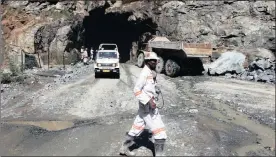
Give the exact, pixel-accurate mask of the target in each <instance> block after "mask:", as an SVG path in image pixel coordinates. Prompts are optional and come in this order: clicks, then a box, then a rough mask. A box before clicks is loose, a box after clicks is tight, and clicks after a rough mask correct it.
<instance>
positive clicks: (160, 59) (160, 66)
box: [155, 56, 165, 74]
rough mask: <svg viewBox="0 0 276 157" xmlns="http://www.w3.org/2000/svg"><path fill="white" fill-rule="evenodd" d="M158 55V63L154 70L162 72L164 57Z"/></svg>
mask: <svg viewBox="0 0 276 157" xmlns="http://www.w3.org/2000/svg"><path fill="white" fill-rule="evenodd" d="M158 57H159V63H157V65H156V68H155V71H156V72H157V73H159V74H160V73H162V72H164V67H165V63H164V59H163V58H162V57H161V56H158Z"/></svg>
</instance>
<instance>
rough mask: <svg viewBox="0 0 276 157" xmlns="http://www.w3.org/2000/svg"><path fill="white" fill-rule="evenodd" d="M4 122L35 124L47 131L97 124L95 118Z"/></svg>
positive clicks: (24, 124) (7, 122)
mask: <svg viewBox="0 0 276 157" xmlns="http://www.w3.org/2000/svg"><path fill="white" fill-rule="evenodd" d="M1 123H2V124H7V125H15V126H34V127H38V128H40V129H44V130H47V131H62V130H66V129H71V128H75V127H80V126H83V125H90V124H94V125H95V124H97V122H96V121H94V120H82V121H5V122H1Z"/></svg>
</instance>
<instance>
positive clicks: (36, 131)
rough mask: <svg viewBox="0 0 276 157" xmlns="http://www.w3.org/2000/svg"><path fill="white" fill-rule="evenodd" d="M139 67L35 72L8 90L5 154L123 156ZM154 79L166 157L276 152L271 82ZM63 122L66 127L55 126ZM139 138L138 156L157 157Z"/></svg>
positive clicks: (3, 140)
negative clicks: (101, 73)
mask: <svg viewBox="0 0 276 157" xmlns="http://www.w3.org/2000/svg"><path fill="white" fill-rule="evenodd" d="M140 71H141V69H139V68H137V67H135V66H133V65H129V64H122V70H121V77H120V79H113V78H109V77H104V78H99V79H95V78H94V72H93V65H88V66H82V65H78V66H74V67H71V66H70V67H68V68H67V70H66V71H63V72H60V71H59V72H57V70H56V69H52V71H51V72H45V71H43V72H41V71H40V73H39V74H41V73H43V74H45V73H47V75H49V73H51V75H57V74H60V75H63V76H61V77H58V78H56V77H49V78H47V79H46V78H45V77H41V76H38V81H37V82H40V83H32V84H31V85H33V86H34V87H36V88H33V87H32V86H31V85H28V86H27V85H25V86H24V85H17V86H12V87H10V88H7V89H5V90H4V92H3V93H2V98H1V100H3V101H2V102H3V104H2V110H1V116H2V119H3V120H5V121H6V122H3V123H2V125H1V136H0V139H1V140H0V141H1V144H3V145H4V147H1V149H0V152H1V155H79V156H84V155H98V156H108V155H114V156H117V155H119V154H118V150H119V148H120V144H121V142H122V141H123V139H124V138H123V136H124V133H125V132H126V131H128V130H129V129H130V127H131V125H132V122H133V120H134V116H135V114H136V112H137V109H138V105H137V100H135V98H134V96H133V93H132V89H133V85H134V83H135V81H136V79H137V77H138V75H139V72H140ZM35 76H37V75H35ZM42 78H43V79H44V82H43V81H42ZM157 79H158V82H159V84H160V87H161V89H162V93H163V97H164V102H165V106H164V107H163V108H162V109H161V111H160V112H161V115H162V118H163V120H164V122H165V124H166V129H167V134H168V137H169V138H168V140H167V145H166V149H165V151H166V154H167V155H169V156H179V155H181V156H184V155H185V156H186V155H187V156H188V155H196V156H197V155H212V156H213V155H227V156H235V155H269V156H273V154H275V140H274V139H275V131H274V127H272V126H271V124H272V123H273V121H271V120H270V119H271V118H273V115H272V113H273V114H274V123H275V111H273V110H275V106H274V105H272V107H270V105H271V103H272V102H275V94H274V93H275V92H274V88H273V87H272V86H269V85H266V84H256V83H252V84H251V83H248V82H245V81H239V80H237V81H233V80H229V79H228V80H226V79H222V78H215V77H205V76H202V77H198V76H196V77H178V78H169V77H166V76H164V75H163V74H160V75H158V78H157ZM27 87H28V88H27ZM256 91H257V92H256ZM245 95H246V97H245ZM10 97H14V99H13V101H12V100H9V98H10ZM19 100H20V101H19ZM264 100H266V101H264ZM235 102H236V103H235ZM238 103H239V104H238ZM158 105H160V106H161V105H162V103H159V104H158ZM273 107H274V109H273ZM261 110H262V112H263V113H265V114H263V115H262V116H259V117H260V118H256V116H253V115H254V114H255V115H259V114H260V112H261ZM241 111H242V112H241ZM245 111H246V112H245ZM249 111H250V112H249ZM254 112H256V113H254ZM42 120H43V121H44V122H43V124H42ZM49 120H52V121H51V122H50V121H49ZM57 120H59V121H61V122H59V123H57ZM45 121H46V122H45ZM47 122H48V123H47ZM71 123H72V125H70V124H71ZM57 124H58V125H57ZM67 125H68V126H67ZM37 126H39V127H37ZM58 126H59V128H63V129H62V130H60V131H50V130H51V129H55V128H56V129H57V128H58ZM66 126H67V127H66ZM144 136H145V137H146V136H147V134H146V133H145V134H144ZM137 142H138V143H139V144H140V148H138V149H135V151H136V152H137V155H138V156H151V155H152V152H151V149H150V148H151V147H152V145H151V143H150V142H149V141H148V140H147V139H145V138H142V137H141V138H138V139H137ZM49 150H50V151H49Z"/></svg>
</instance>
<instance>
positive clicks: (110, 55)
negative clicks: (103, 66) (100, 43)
mask: <svg viewBox="0 0 276 157" xmlns="http://www.w3.org/2000/svg"><path fill="white" fill-rule="evenodd" d="M99 58H118V56H117V53H116V52H99Z"/></svg>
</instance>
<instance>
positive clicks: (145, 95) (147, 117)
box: [128, 65, 167, 139]
mask: <svg viewBox="0 0 276 157" xmlns="http://www.w3.org/2000/svg"><path fill="white" fill-rule="evenodd" d="M155 86H156V82H155V81H154V80H153V72H152V71H151V70H150V69H149V68H148V66H147V65H145V67H144V68H143V70H142V72H141V74H140V76H139V78H138V80H137V82H136V85H135V87H134V94H135V97H136V98H137V99H138V100H139V110H138V115H137V116H136V118H135V120H134V123H133V125H132V128H131V129H130V131H129V132H128V134H129V135H130V136H139V135H140V134H141V133H142V131H143V130H144V128H145V126H147V127H148V128H149V129H150V130H151V131H152V134H153V138H154V139H166V138H167V134H166V131H165V125H164V123H163V121H162V119H161V116H160V114H159V111H158V109H157V108H155V109H152V108H151V107H150V105H149V103H148V102H149V101H150V99H151V98H153V97H154V95H155V94H156V91H155ZM154 102H155V101H154Z"/></svg>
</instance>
